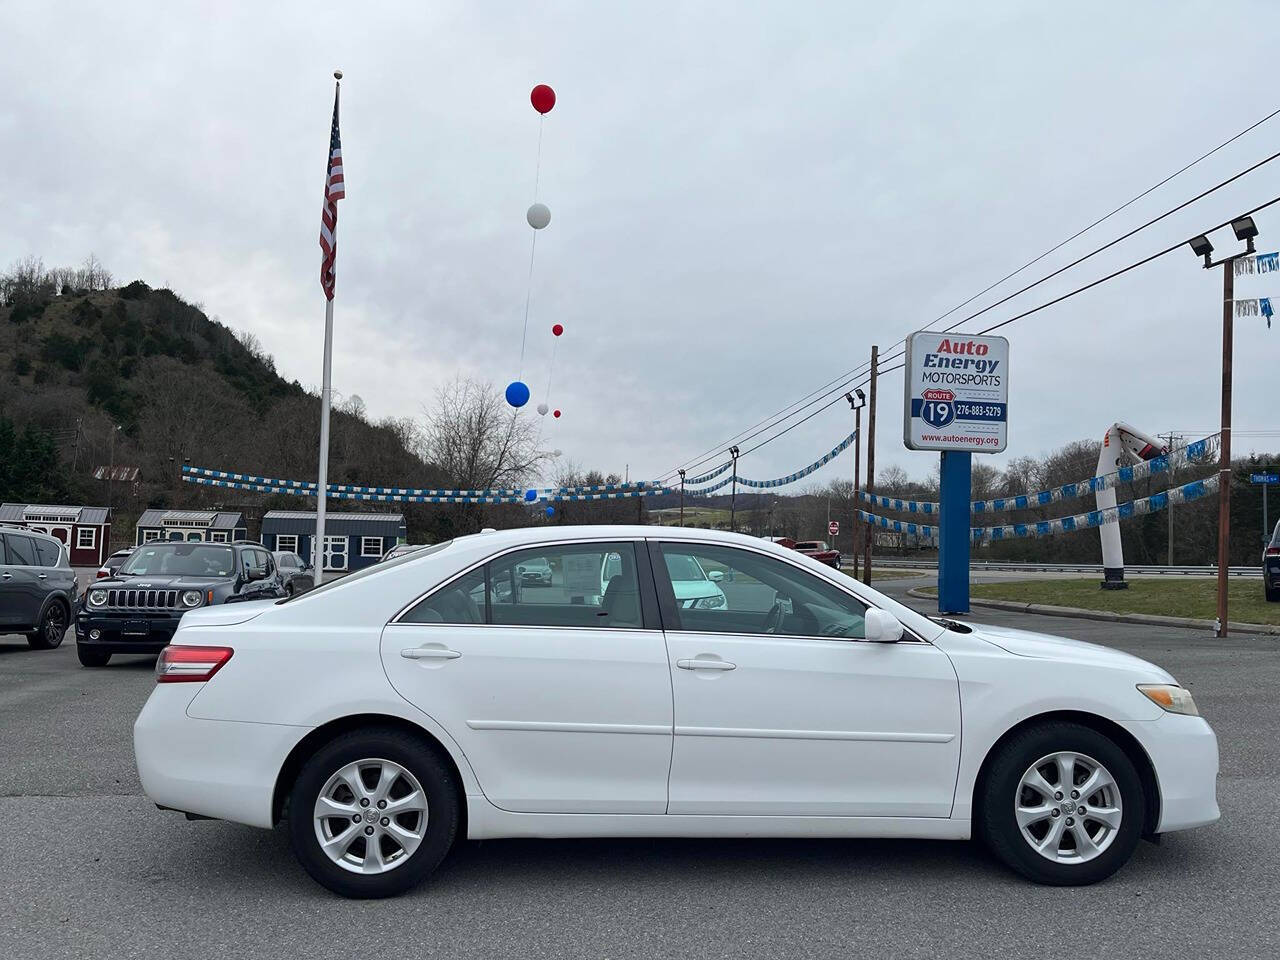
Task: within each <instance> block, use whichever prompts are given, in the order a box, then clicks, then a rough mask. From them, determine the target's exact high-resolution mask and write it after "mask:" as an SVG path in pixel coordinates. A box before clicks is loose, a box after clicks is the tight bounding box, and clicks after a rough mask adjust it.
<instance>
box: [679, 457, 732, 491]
mask: <svg viewBox="0 0 1280 960" xmlns="http://www.w3.org/2000/svg"><path fill="white" fill-rule="evenodd" d="M732 466H733V461H732V460H730V461H729V462H728V463H722V464H720V466H718V467H716V468H715V469H714V470H712V471H711V472H710V473H704V474H703V475H702V476H700V477H693V478H692V479H686V480H685V482H684V483H685V486H687V487H692V486H695V485H697V484H699V483H706V482H707V481H708V480H714V479H715V478H716V477H718V476H720V474H722V473H724V472H725V471H726V470H728V469H729V468H730V467H732Z"/></svg>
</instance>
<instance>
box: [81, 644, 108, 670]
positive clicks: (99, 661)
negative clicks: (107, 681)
mask: <svg viewBox="0 0 1280 960" xmlns="http://www.w3.org/2000/svg"><path fill="white" fill-rule="evenodd" d="M76 657H77V658H78V659H79V660H80V666H82V667H105V666H106V665H107V663H108V662H109V661H110V660H111V654H109V653H107V652H106V651H105V650H95V649H94V648H93V647H86V646H85V645H84V644H82V643H77V644H76Z"/></svg>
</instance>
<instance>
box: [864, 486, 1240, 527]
mask: <svg viewBox="0 0 1280 960" xmlns="http://www.w3.org/2000/svg"><path fill="white" fill-rule="evenodd" d="M1217 489H1218V477H1217V476H1216V475H1214V476H1212V477H1207V478H1206V479H1204V480H1195V481H1192V482H1191V483H1184V484H1183V485H1182V486H1180V487H1174V488H1172V489H1170V490H1166V491H1164V492H1163V493H1156V494H1153V495H1151V496H1149V497H1143V498H1142V499H1140V500H1132V501H1130V502H1128V503H1121V504H1117V505H1116V506H1114V507H1108V508H1107V509H1106V510H1091V511H1089V512H1088V513H1078V514H1076V515H1074V516H1070V517H1058V518H1057V519H1054V520H1042V521H1040V522H1039V523H1012V524H1006V525H1005V526H1001V527H970V528H969V537H970V539H971V540H972V541H973V542H974V543H990V542H994V541H996V540H1015V539H1018V538H1021V537H1047V536H1050V535H1052V534H1055V533H1074V532H1075V531H1077V530H1090V529H1094V528H1096V527H1100V526H1102V525H1103V524H1107V523H1117V522H1119V521H1121V520H1127V519H1128V518H1129V517H1136V516H1142V515H1144V514H1148V513H1157V512H1159V511H1161V510H1164V509H1166V508H1167V507H1169V506H1170V505H1173V504H1180V503H1190V502H1191V501H1193V500H1199V499H1201V498H1203V497H1207V496H1210V495H1211V494H1213V493H1215V492H1217ZM858 517H859V519H861V520H862V521H863V522H864V523H867V524H869V525H871V526H873V527H879V528H880V529H882V530H893V531H895V532H897V533H906V534H909V535H913V536H919V537H923V538H924V539H926V540H936V539H937V538H938V528H937V527H934V526H928V525H925V524H917V523H910V522H908V521H905V520H894V519H891V518H889V517H879V516H876V515H875V514H873V513H867V512H866V511H865V510H859V511H858Z"/></svg>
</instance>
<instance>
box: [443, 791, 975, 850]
mask: <svg viewBox="0 0 1280 960" xmlns="http://www.w3.org/2000/svg"><path fill="white" fill-rule="evenodd" d="M969 836H970V822H969V821H968V820H951V819H947V818H944V817H754V816H753V817H713V816H690V815H679V816H669V815H666V814H606V813H598V814H597V813H588V814H571V813H509V812H507V811H505V810H499V809H498V808H497V807H495V806H494V805H493V804H491V803H489V801H488V800H486V799H485V798H484V797H483V796H480V795H476V794H472V795H470V796H468V797H467V837H468V839H471V840H496V839H500V838H514V837H531V838H545V839H552V838H568V837H726V838H727V837H889V838H902V839H908V838H910V839H920V840H967V839H969Z"/></svg>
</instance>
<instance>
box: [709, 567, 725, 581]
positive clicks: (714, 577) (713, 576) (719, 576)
mask: <svg viewBox="0 0 1280 960" xmlns="http://www.w3.org/2000/svg"><path fill="white" fill-rule="evenodd" d="M707 579H708V580H710V581H711V582H712V583H719V582H720V581H721V580H723V579H724V571H723V570H712V571H711V572H710V573H708V574H707Z"/></svg>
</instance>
